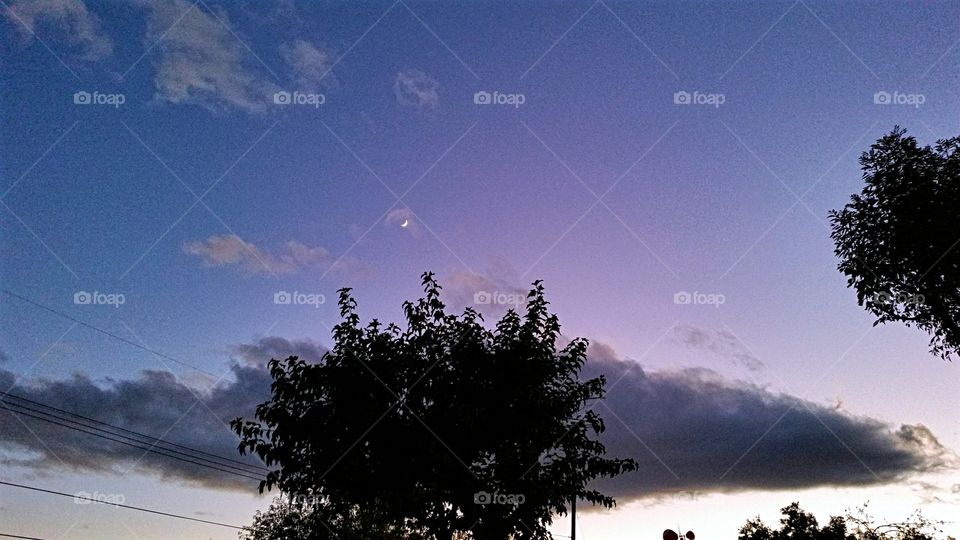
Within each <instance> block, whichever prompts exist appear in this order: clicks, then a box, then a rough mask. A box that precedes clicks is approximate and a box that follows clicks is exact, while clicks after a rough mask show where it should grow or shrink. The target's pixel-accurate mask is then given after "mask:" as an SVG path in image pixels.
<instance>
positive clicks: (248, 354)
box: [232, 336, 327, 366]
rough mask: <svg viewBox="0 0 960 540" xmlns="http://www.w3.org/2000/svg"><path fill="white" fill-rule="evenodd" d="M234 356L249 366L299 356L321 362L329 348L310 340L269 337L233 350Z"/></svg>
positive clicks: (262, 364) (263, 364)
mask: <svg viewBox="0 0 960 540" xmlns="http://www.w3.org/2000/svg"><path fill="white" fill-rule="evenodd" d="M232 352H233V356H234V358H235V359H237V360H239V361H241V362H242V363H243V364H246V365H248V366H265V365H266V364H267V362H269V361H270V360H271V359H272V358H276V359H278V360H280V359H283V358H287V357H288V356H299V357H300V358H302V359H304V360H306V361H308V362H319V361H320V359H321V358H322V357H323V353H325V352H327V348H326V347H324V346H323V345H320V344H319V343H316V342H315V341H312V340H310V339H301V340H289V339H286V338H282V337H276V336H267V337H262V338H260V339H257V340H256V341H254V342H253V343H244V344H241V345H237V346H236V347H234V348H233V351H232Z"/></svg>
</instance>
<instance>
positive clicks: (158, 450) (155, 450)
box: [0, 400, 263, 481]
mask: <svg viewBox="0 0 960 540" xmlns="http://www.w3.org/2000/svg"><path fill="white" fill-rule="evenodd" d="M0 406H2V407H3V408H4V409H6V410H7V411H8V412H10V413H11V414H17V415H23V416H27V417H30V418H34V419H37V420H41V421H44V422H49V423H51V424H55V425H58V426H61V427H65V428H68V429H73V430H76V431H79V432H81V433H86V434H87V435H93V436H94V437H100V438H101V439H106V440H108V441H113V442H116V443H120V444H123V445H126V446H132V447H133V448H136V449H138V450H143V451H145V452H151V453H155V454H158V455H161V456H164V457H168V458H170V459H176V460H177V461H183V462H186V463H191V464H193V465H197V466H198V467H206V468H208V469H213V470H216V471H220V472H224V473H227V474H233V475H235V476H240V477H243V478H247V479H250V480H256V481H260V480H263V479H262V478H261V477H259V476H253V475H254V474H255V473H254V472H252V471H244V472H238V471H237V470H230V469H224V468H221V467H217V466H215V465H209V464H207V463H203V462H199V461H193V460H191V459H186V458H182V457H178V456H175V455H172V454H168V453H167V452H176V451H175V450H170V449H167V448H158V447H155V446H140V444H146V443H144V442H142V441H136V440H134V439H129V438H128V439H129V440H130V441H134V442H128V441H125V440H123V439H116V438H113V437H109V436H107V435H103V434H100V433H96V432H93V431H87V430H86V429H84V428H89V429H92V430H100V429H99V428H95V427H93V426H83V427H75V426H70V425H67V424H64V423H62V422H58V421H57V420H53V419H51V418H47V417H44V416H38V415H36V414H31V413H29V412H23V411H21V410H14V409H11V408H10V407H11V406H12V407H17V408H23V409H27V410H28V411H33V412H38V411H36V410H35V409H30V408H28V407H24V406H23V405H17V404H15V403H9V402H6V401H5V400H0ZM39 412H40V413H41V414H45V413H43V412H42V411H39ZM50 416H53V415H50ZM53 418H57V417H55V416H53ZM59 420H66V419H63V418H59ZM66 421H67V422H73V421H72V420H66ZM73 423H75V424H78V425H81V426H82V424H79V423H77V422H73ZM100 431H103V432H105V433H107V434H109V435H115V436H117V437H122V435H119V434H117V433H110V432H109V431H106V430H100ZM136 443H140V444H136ZM177 453H179V454H181V455H186V456H188V457H192V458H195V459H204V458H201V457H197V456H190V455H189V454H184V453H183V452H177ZM208 461H209V460H208ZM224 466H225V467H226V466H227V465H224Z"/></svg>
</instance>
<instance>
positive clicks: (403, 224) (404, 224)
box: [400, 219, 410, 227]
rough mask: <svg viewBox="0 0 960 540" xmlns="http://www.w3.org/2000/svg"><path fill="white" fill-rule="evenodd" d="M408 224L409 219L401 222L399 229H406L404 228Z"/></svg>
mask: <svg viewBox="0 0 960 540" xmlns="http://www.w3.org/2000/svg"><path fill="white" fill-rule="evenodd" d="M409 224H410V220H409V219H405V220H403V223H401V224H400V226H401V227H406V226H407V225H409Z"/></svg>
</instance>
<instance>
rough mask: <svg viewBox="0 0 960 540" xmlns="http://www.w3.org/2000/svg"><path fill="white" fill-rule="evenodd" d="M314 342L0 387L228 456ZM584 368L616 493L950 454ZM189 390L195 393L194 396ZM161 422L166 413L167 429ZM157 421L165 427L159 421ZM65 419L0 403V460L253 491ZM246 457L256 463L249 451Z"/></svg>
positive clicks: (863, 424) (864, 475) (843, 424)
mask: <svg viewBox="0 0 960 540" xmlns="http://www.w3.org/2000/svg"><path fill="white" fill-rule="evenodd" d="M324 351H325V349H324V347H323V346H321V345H319V344H317V343H315V342H312V341H309V340H303V341H290V340H287V339H285V338H280V337H265V338H261V339H259V340H257V341H255V342H252V343H249V344H244V345H240V346H237V347H236V348H234V350H233V358H234V360H235V363H234V365H233V367H232V375H233V379H232V380H230V381H223V382H221V383H219V384H217V385H215V386H214V387H213V388H212V389H210V390H208V391H198V390H196V389H194V388H192V387H190V386H187V385H186V384H185V383H184V382H183V381H181V380H178V379H176V378H175V377H174V376H173V375H172V374H169V373H164V372H158V371H145V372H143V373H142V375H141V376H140V378H138V379H135V380H121V381H113V380H111V381H106V382H105V383H96V382H94V381H92V380H90V379H89V378H87V377H85V376H82V375H75V376H74V377H73V378H70V379H65V380H57V381H50V380H38V381H30V382H28V383H27V382H24V381H16V384H15V376H14V374H13V373H11V372H9V371H6V370H2V369H0V388H4V389H5V388H10V387H12V390H11V393H13V394H15V395H19V396H22V397H26V398H28V399H32V400H35V401H38V402H42V403H45V404H49V405H53V406H55V407H60V408H63V409H66V410H70V411H75V412H77V413H80V414H83V415H86V416H90V417H93V418H97V419H100V420H103V421H106V422H109V423H111V424H114V425H118V426H121V427H124V428H127V429H131V430H135V431H138V432H142V433H148V434H151V435H157V436H159V435H163V434H165V433H166V435H165V436H164V437H165V439H166V440H169V441H171V442H176V443H178V444H184V445H187V446H190V447H194V448H197V449H200V450H203V451H205V452H210V453H213V454H216V455H220V456H226V457H231V458H239V456H238V455H237V451H236V447H237V439H236V437H235V435H234V434H233V433H232V432H230V430H229V429H228V428H227V426H226V425H225V422H228V421H229V420H230V419H233V418H236V417H237V416H244V417H248V418H249V417H251V416H252V413H253V411H254V408H255V407H256V405H257V404H259V403H261V402H263V401H265V400H266V399H267V398H268V397H269V392H270V389H269V386H270V376H269V374H268V372H267V371H266V369H265V363H266V361H267V360H269V359H270V358H281V357H286V356H288V355H291V354H298V355H301V356H302V357H304V358H306V359H308V360H310V361H317V360H319V359H320V357H321V356H322V355H323V352H324ZM589 354H590V360H589V361H588V363H587V365H586V366H585V368H584V373H583V374H584V375H585V376H596V375H599V374H603V375H605V376H606V378H607V385H608V389H609V393H608V396H607V399H606V400H604V401H603V402H602V403H601V404H600V405H598V409H597V410H598V411H599V412H600V413H601V415H602V416H603V417H604V419H605V422H606V425H607V431H606V433H604V435H603V441H604V443H605V444H606V446H607V450H608V453H609V455H611V456H616V457H632V458H634V459H636V460H637V462H638V463H639V464H640V470H639V471H638V472H636V473H632V474H628V475H624V476H622V477H620V478H617V479H614V480H607V481H603V482H602V487H603V489H605V490H607V491H609V492H610V493H611V494H613V495H615V496H616V497H617V498H618V499H619V500H620V501H621V502H625V501H627V500H630V499H638V498H650V497H662V496H666V495H670V494H678V493H683V492H687V493H690V492H700V493H704V492H715V491H736V490H775V489H798V488H807V487H818V486H856V485H869V484H881V483H889V482H894V481H897V480H902V479H904V478H907V477H909V476H912V475H916V474H921V473H925V472H932V471H936V470H939V469H942V468H944V467H947V466H948V465H949V464H950V463H951V462H952V460H953V459H954V458H953V457H952V455H951V454H950V453H949V452H948V451H947V450H945V449H944V448H943V447H942V446H941V445H940V443H939V442H938V441H937V439H936V437H935V436H934V435H933V434H932V433H931V432H930V431H929V430H928V429H927V428H926V427H924V426H922V425H902V426H898V427H897V426H891V425H888V424H885V423H882V422H879V421H877V420H874V419H870V418H865V417H858V416H853V415H851V414H848V413H846V412H844V411H841V410H837V409H833V408H829V407H825V406H823V405H819V404H816V403H812V402H809V401H804V400H801V399H798V398H795V397H792V396H787V395H782V394H773V393H771V392H769V391H767V390H765V389H763V388H759V387H757V386H754V385H750V384H745V383H738V382H734V381H730V380H727V379H723V378H721V377H720V376H719V375H717V374H716V373H714V372H712V371H709V370H705V369H699V370H685V371H677V372H647V371H644V370H643V368H642V367H640V366H639V365H638V364H636V363H635V362H633V361H630V360H626V359H621V358H619V357H618V356H617V355H616V353H615V352H614V351H613V350H612V349H611V348H609V347H606V346H604V345H602V344H595V345H592V346H591V348H590V353H589ZM198 398H199V401H198ZM171 426H173V427H172V428H171ZM168 429H169V432H168ZM143 454H144V453H143V451H142V450H137V449H135V448H131V447H128V446H122V445H118V444H116V443H112V442H109V441H105V440H102V439H98V438H95V437H91V436H89V435H86V434H83V433H79V432H76V431H72V430H67V429H65V428H62V427H59V426H55V425H50V424H46V423H43V422H38V421H35V420H31V419H29V418H21V419H17V418H14V417H13V416H12V415H11V414H10V413H8V412H3V413H0V463H2V464H3V466H5V467H22V468H26V469H27V470H30V471H33V472H35V473H40V474H44V473H49V474H54V473H55V471H62V470H64V469H72V470H75V471H86V472H112V473H122V472H124V470H125V469H127V468H128V467H131V465H134V464H135V467H134V470H136V471H138V472H141V473H147V474H153V475H158V476H161V477H163V478H164V479H167V480H177V481H182V482H186V483H192V484H199V485H203V486H207V487H212V488H217V489H240V490H249V491H252V490H253V489H254V488H255V485H256V482H254V481H252V480H246V479H243V478H239V477H235V476H230V475H226V474H224V473H221V472H217V471H214V470H210V469H204V468H200V467H197V466H195V465H192V464H189V463H184V462H180V461H175V460H171V459H169V458H166V457H163V456H158V455H155V454H147V455H143ZM248 462H250V463H256V462H255V461H253V460H248Z"/></svg>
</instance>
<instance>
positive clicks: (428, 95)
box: [393, 69, 440, 109]
mask: <svg viewBox="0 0 960 540" xmlns="http://www.w3.org/2000/svg"><path fill="white" fill-rule="evenodd" d="M439 91H440V83H439V82H437V80H436V79H434V78H433V77H430V76H429V75H427V74H426V73H424V72H422V71H420V70H417V69H407V70H404V71H401V72H399V73H397V77H396V78H395V79H394V81H393V93H394V94H396V96H397V102H398V103H400V104H401V105H405V106H410V107H417V108H418V109H436V108H437V105H439V103H440V93H439Z"/></svg>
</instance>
